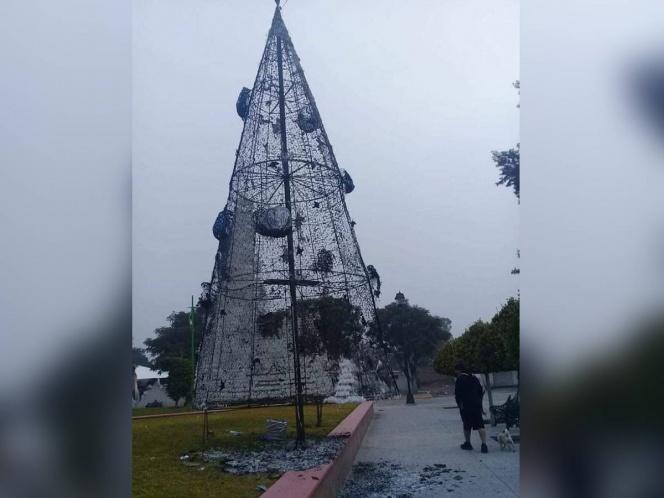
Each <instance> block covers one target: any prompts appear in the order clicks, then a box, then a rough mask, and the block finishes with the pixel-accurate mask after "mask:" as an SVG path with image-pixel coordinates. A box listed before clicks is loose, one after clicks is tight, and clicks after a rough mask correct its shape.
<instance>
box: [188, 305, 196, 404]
mask: <svg viewBox="0 0 664 498" xmlns="http://www.w3.org/2000/svg"><path fill="white" fill-rule="evenodd" d="M195 317H196V315H195V314H194V296H191V313H190V314H189V328H190V329H191V405H192V406H193V405H194V388H195V385H196V363H194V361H195V360H194V357H195V352H194V333H195V330H196V324H195V319H196V318H195Z"/></svg>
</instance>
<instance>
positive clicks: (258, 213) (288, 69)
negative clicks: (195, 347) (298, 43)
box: [195, 7, 387, 407]
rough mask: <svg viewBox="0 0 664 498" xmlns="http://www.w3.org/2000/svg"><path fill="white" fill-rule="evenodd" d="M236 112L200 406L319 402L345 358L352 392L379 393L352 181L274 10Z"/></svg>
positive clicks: (371, 289)
mask: <svg viewBox="0 0 664 498" xmlns="http://www.w3.org/2000/svg"><path fill="white" fill-rule="evenodd" d="M237 109H238V114H240V116H241V117H242V119H244V129H243V131H242V137H241V139H240V145H239V148H238V150H237V156H236V160H235V167H234V170H233V176H232V178H231V181H230V188H229V195H228V201H227V204H226V207H225V208H224V210H223V211H222V212H221V213H220V214H219V217H218V218H217V221H216V222H215V225H214V228H213V231H214V234H215V237H217V238H218V239H219V248H218V252H217V255H216V259H215V265H214V270H213V275H212V279H211V282H210V283H209V284H207V285H204V295H203V298H202V303H203V304H204V305H205V306H206V308H207V311H208V313H207V316H208V318H207V323H206V329H205V334H204V336H203V340H202V343H201V347H200V350H199V360H198V365H197V369H196V393H195V403H196V404H197V405H198V406H203V405H205V406H207V407H213V406H219V405H224V404H232V403H244V402H248V401H257V402H258V401H260V402H265V401H271V400H275V401H276V400H289V399H294V398H297V397H300V399H312V398H318V399H320V398H322V397H326V396H330V395H332V394H334V393H335V385H336V384H337V382H338V376H339V365H340V362H341V361H346V362H348V361H352V362H353V364H354V365H355V367H354V370H353V371H356V372H358V373H357V376H358V379H357V386H358V388H357V389H358V393H357V394H360V395H364V396H365V397H371V396H375V395H377V394H380V393H383V392H385V391H386V384H385V383H384V382H383V381H382V380H381V379H382V378H383V379H384V378H386V377H385V376H384V373H383V372H382V371H381V368H380V364H381V362H380V361H379V356H380V355H379V354H378V353H377V348H376V347H375V346H374V345H372V343H371V342H370V341H369V340H368V339H367V336H366V331H367V327H368V326H369V324H370V323H371V322H373V321H374V320H375V317H376V312H375V303H374V297H375V296H376V295H377V294H378V293H379V285H380V284H379V280H378V275H377V273H376V272H375V270H374V269H373V267H369V271H367V267H365V265H364V263H363V261H362V257H361V255H360V250H359V247H358V244H357V240H356V238H355V233H354V229H353V225H354V223H353V222H352V221H351V219H350V217H349V214H348V211H347V209H346V203H345V195H347V194H348V193H350V192H351V191H352V190H353V188H354V186H353V183H352V180H351V179H350V176H349V175H348V174H347V173H345V172H344V171H343V170H340V169H339V167H338V165H337V162H336V159H335V157H334V154H333V152H332V146H331V145H330V142H329V140H328V137H327V134H326V133H325V129H324V127H323V123H322V120H321V117H320V115H319V113H318V109H317V107H316V103H315V102H314V99H313V96H312V94H311V91H310V90H309V86H308V84H307V81H306V79H305V77H304V72H303V70H302V67H301V66H300V60H299V58H298V56H297V54H296V53H295V49H294V47H293V43H292V42H291V39H290V36H289V34H288V31H287V30H286V27H285V25H284V22H283V20H282V17H281V13H280V9H279V7H277V9H276V11H275V14H274V19H273V21H272V26H271V28H270V32H269V34H268V39H267V43H266V45H265V50H264V52H263V57H262V59H261V62H260V66H259V68H258V74H257V76H256V80H255V82H254V85H253V87H252V88H251V89H244V90H243V92H242V93H241V95H240V98H239V99H238V102H237ZM385 364H387V362H385ZM298 386H299V387H300V391H301V396H298V395H299V394H300V393H298Z"/></svg>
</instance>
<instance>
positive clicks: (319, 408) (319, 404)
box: [316, 398, 323, 427]
mask: <svg viewBox="0 0 664 498" xmlns="http://www.w3.org/2000/svg"><path fill="white" fill-rule="evenodd" d="M322 424H323V398H318V399H317V400H316V427H320V426H321V425H322Z"/></svg>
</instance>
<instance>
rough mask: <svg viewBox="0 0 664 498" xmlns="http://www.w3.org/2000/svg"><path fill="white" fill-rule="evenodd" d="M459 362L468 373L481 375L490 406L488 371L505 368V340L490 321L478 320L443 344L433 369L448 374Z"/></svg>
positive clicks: (491, 401)
mask: <svg viewBox="0 0 664 498" xmlns="http://www.w3.org/2000/svg"><path fill="white" fill-rule="evenodd" d="M458 361H463V362H464V364H465V365H466V368H467V369H468V370H469V371H470V372H473V373H480V374H482V375H483V377H484V384H485V386H486V391H487V396H488V398H489V406H493V393H492V391H491V383H490V382H489V374H490V373H491V372H499V371H501V370H504V369H505V368H504V366H505V343H504V342H503V338H502V337H501V336H500V335H499V334H498V333H497V332H496V330H494V329H493V327H492V326H491V324H490V323H487V322H483V321H482V320H477V321H476V322H475V323H473V324H472V325H471V326H470V327H468V328H467V329H466V330H465V332H464V333H463V334H462V335H461V336H460V337H458V338H456V339H454V340H453V341H450V342H448V343H447V344H446V345H445V346H443V348H442V349H441V350H440V351H439V352H438V355H437V357H436V361H435V362H434V368H435V369H436V371H437V372H439V373H442V374H447V375H451V374H453V370H454V365H455V364H456V363H457V362H458Z"/></svg>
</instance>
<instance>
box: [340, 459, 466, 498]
mask: <svg viewBox="0 0 664 498" xmlns="http://www.w3.org/2000/svg"><path fill="white" fill-rule="evenodd" d="M472 477H474V476H472ZM472 477H471V476H467V475H466V471H465V470H461V469H453V468H450V467H448V466H447V465H446V464H444V463H435V464H432V465H427V466H425V467H413V468H405V467H403V466H402V465H399V464H397V463H392V462H388V461H384V460H383V461H380V462H358V463H356V464H355V465H354V466H353V473H352V474H351V476H350V478H349V479H348V481H346V484H345V486H344V488H343V489H342V490H341V492H340V493H339V498H416V497H417V496H419V495H420V494H427V495H430V494H431V493H432V492H433V491H434V490H435V491H437V493H436V496H442V495H443V494H444V493H445V494H446V493H453V492H454V491H455V490H456V489H457V488H458V487H459V486H460V485H461V484H462V483H463V481H464V480H471V479H472Z"/></svg>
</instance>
